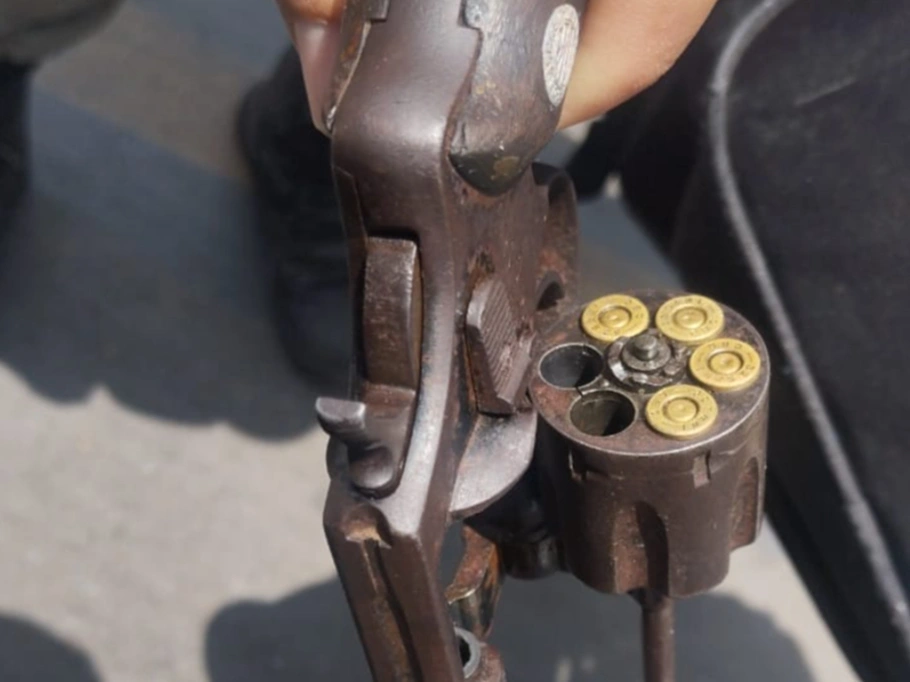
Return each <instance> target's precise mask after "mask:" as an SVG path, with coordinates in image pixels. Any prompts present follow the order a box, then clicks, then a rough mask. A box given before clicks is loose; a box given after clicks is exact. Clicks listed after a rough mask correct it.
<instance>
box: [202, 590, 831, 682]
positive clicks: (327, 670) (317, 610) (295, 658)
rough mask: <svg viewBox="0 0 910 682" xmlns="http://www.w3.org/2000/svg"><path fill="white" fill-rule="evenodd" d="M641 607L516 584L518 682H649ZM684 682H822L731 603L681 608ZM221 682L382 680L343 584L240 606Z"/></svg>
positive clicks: (224, 615) (506, 606)
mask: <svg viewBox="0 0 910 682" xmlns="http://www.w3.org/2000/svg"><path fill="white" fill-rule="evenodd" d="M637 617H638V616H637V608H636V607H635V606H634V604H633V603H632V602H631V600H628V599H625V598H601V597H598V596H597V595H594V594H593V593H591V592H589V591H587V590H585V589H584V588H583V587H581V586H580V585H579V584H577V583H576V582H574V581H573V580H572V579H571V578H568V577H566V576H561V577H559V578H555V579H551V580H549V581H545V582H543V583H536V584H523V583H510V584H509V585H508V586H507V591H506V595H505V597H504V599H503V603H502V604H501V607H500V613H499V617H498V619H497V626H496V636H495V637H494V641H495V643H496V644H497V646H498V647H499V648H500V650H501V651H502V652H503V654H504V656H505V659H506V662H507V665H508V670H509V679H510V680H512V679H514V680H517V681H518V682H581V681H583V680H591V681H592V682H593V681H594V680H597V681H600V680H605V679H613V680H622V681H623V682H627V681H631V680H637V679H641V672H640V666H639V655H640V654H639V652H640V649H639V643H638V620H637ZM677 632H678V636H679V676H680V679H681V680H693V681H694V680H703V681H706V682H707V681H709V680H718V681H721V680H722V681H726V680H736V681H737V682H767V680H781V681H782V682H813V681H812V678H811V676H810V674H809V672H808V670H807V668H806V665H805V663H804V661H803V659H802V656H801V654H800V653H799V651H798V650H797V648H796V646H795V645H794V643H793V641H792V640H791V639H790V638H789V637H788V636H787V635H785V634H784V633H783V632H781V631H780V630H779V629H778V628H777V627H776V626H775V624H774V623H773V622H772V621H771V620H770V619H769V618H768V617H767V616H765V615H764V614H761V613H759V612H756V611H753V610H751V609H748V608H746V607H744V606H743V605H742V604H740V603H739V602H737V601H736V600H734V599H731V598H729V597H724V596H705V597H701V598H697V599H694V600H691V601H689V602H685V603H683V604H682V605H681V607H680V613H679V617H678V627H677ZM206 661H207V665H208V670H209V676H210V678H211V682H247V681H248V680H257V682H291V681H292V680H293V681H294V682H299V681H300V680H332V682H363V681H364V680H368V679H370V677H369V671H368V669H367V667H366V664H365V662H364V658H363V654H362V653H361V651H360V646H359V643H358V640H357V636H356V632H355V630H354V626H353V624H352V622H351V619H350V616H349V615H348V611H347V606H346V604H345V601H344V596H343V592H342V590H341V587H340V585H339V583H338V582H337V581H331V582H327V583H323V584H320V585H316V586H313V587H310V588H307V589H304V590H301V591H300V592H297V593H295V594H292V595H290V596H289V597H287V598H285V599H284V600H282V601H280V602H277V603H274V604H262V603H239V604H235V605H231V606H228V607H227V608H225V609H224V610H222V611H221V612H220V613H218V614H216V616H215V617H214V619H213V620H212V623H211V625H210V627H209V630H208V634H207V638H206Z"/></svg>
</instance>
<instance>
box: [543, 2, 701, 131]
mask: <svg viewBox="0 0 910 682" xmlns="http://www.w3.org/2000/svg"><path fill="white" fill-rule="evenodd" d="M715 2H716V0H590V2H589V3H588V10H587V12H586V13H585V18H584V25H583V26H582V34H581V43H580V44H579V48H578V56H577V57H576V60H575V69H574V71H573V73H572V80H571V82H570V84H569V90H568V93H567V94H566V101H565V105H564V106H563V113H562V119H561V121H560V125H561V126H562V127H565V126H569V125H572V124H574V123H579V122H581V121H586V120H588V119H591V118H594V117H595V116H599V115H600V114H602V113H604V112H605V111H608V110H610V109H612V108H613V107H615V106H617V105H618V104H621V103H622V102H624V101H625V100H627V99H629V98H630V97H632V96H633V95H635V94H636V93H638V92H640V91H641V90H643V89H645V88H646V87H648V86H649V85H651V84H652V83H654V81H656V80H657V79H658V78H660V77H661V76H662V75H663V74H664V73H666V71H667V70H668V69H669V68H670V67H671V66H672V65H673V63H674V62H675V61H676V59H677V58H678V57H679V55H680V54H681V53H682V51H683V50H684V49H685V48H686V46H687V45H688V44H689V42H690V41H691V40H692V37H693V36H694V35H695V34H696V32H697V31H698V29H699V28H700V27H701V25H702V24H703V23H704V21H705V19H706V18H707V16H708V14H709V13H710V11H711V8H712V7H713V6H714V4H715Z"/></svg>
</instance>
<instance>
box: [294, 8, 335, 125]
mask: <svg viewBox="0 0 910 682" xmlns="http://www.w3.org/2000/svg"><path fill="white" fill-rule="evenodd" d="M340 28H341V27H340V24H339V23H337V22H333V23H325V22H315V21H304V22H300V23H298V24H297V25H296V26H295V27H294V41H295V43H296V45H297V52H298V53H299V54H300V63H301V66H302V67H303V80H304V82H305V83H306V92H307V97H308V98H309V101H310V112H311V113H312V116H313V123H314V124H315V125H316V127H317V128H319V130H321V131H322V132H323V133H326V134H328V130H327V127H326V122H325V106H326V100H327V99H328V97H329V91H330V88H331V85H332V75H333V73H334V71H335V64H336V63H337V59H338V47H339V42H340V37H341V30H340Z"/></svg>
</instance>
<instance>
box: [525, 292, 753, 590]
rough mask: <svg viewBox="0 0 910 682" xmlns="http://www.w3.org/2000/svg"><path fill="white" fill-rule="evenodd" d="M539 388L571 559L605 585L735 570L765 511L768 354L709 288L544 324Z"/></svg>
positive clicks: (548, 476) (642, 586) (548, 481)
mask: <svg viewBox="0 0 910 682" xmlns="http://www.w3.org/2000/svg"><path fill="white" fill-rule="evenodd" d="M537 358H538V361H537V363H536V367H535V371H534V376H533V378H532V381H531V395H532V398H533V400H534V403H535V405H536V407H537V410H538V412H539V418H540V429H539V434H538V445H537V447H538V451H537V461H538V465H539V466H540V467H541V473H542V476H541V479H542V480H543V488H544V491H543V495H544V503H545V506H546V507H547V508H548V511H549V514H550V517H551V518H552V519H555V524H554V525H555V528H554V532H555V534H556V536H557V538H558V541H559V544H560V546H561V550H562V554H563V562H564V564H565V567H566V568H567V569H568V570H569V571H571V572H572V573H574V574H575V575H576V576H577V577H578V578H579V579H581V580H582V581H583V582H585V583H586V584H588V585H589V586H590V587H592V588H594V589H596V590H599V591H601V592H606V593H627V592H636V591H639V590H643V591H650V592H654V593H658V594H662V595H665V596H668V597H685V596H689V595H693V594H696V593H699V592H703V591H706V590H708V589H711V588H712V587H714V586H716V585H717V584H718V583H720V582H721V581H722V580H723V578H724V577H725V576H726V574H727V571H728V567H729V556H730V552H731V551H732V550H733V549H736V548H737V547H740V546H743V545H747V544H750V543H751V542H752V541H753V540H754V539H755V537H756V535H757V532H758V529H759V526H760V520H761V512H762V499H763V491H764V472H765V447H766V430H767V417H768V409H767V402H768V381H769V363H768V356H767V351H766V350H765V346H764V343H763V342H762V339H761V338H760V336H759V335H758V333H757V332H756V331H755V329H754V328H753V327H752V326H751V325H750V324H749V323H748V322H747V321H746V320H745V319H743V318H742V317H741V316H740V315H738V314H737V313H735V312H734V311H732V310H730V309H728V308H724V307H722V306H720V305H718V304H717V303H715V302H714V301H711V300H709V299H706V298H703V297H699V296H678V295H671V294H667V293H657V292H638V293H633V294H629V295H618V296H608V297H604V298H602V299H598V300H597V301H594V302H593V303H591V304H589V305H588V306H586V307H582V308H576V309H574V310H572V311H570V312H569V313H567V314H566V315H564V316H563V317H562V318H561V319H560V320H559V321H558V322H556V324H555V325H554V326H553V327H552V328H551V329H550V331H549V332H548V333H547V334H545V335H544V337H543V340H542V342H541V344H540V346H539V352H538V353H537Z"/></svg>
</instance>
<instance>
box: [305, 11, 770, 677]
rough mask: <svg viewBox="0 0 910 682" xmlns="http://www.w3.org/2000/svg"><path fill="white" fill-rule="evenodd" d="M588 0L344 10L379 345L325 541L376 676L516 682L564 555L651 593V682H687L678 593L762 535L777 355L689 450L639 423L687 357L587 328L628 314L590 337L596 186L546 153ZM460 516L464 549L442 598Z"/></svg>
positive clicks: (362, 306)
mask: <svg viewBox="0 0 910 682" xmlns="http://www.w3.org/2000/svg"><path fill="white" fill-rule="evenodd" d="M583 9H584V2H582V1H581V0H573V2H571V3H561V2H559V1H558V0H540V1H538V2H535V3H533V4H532V5H529V6H526V5H522V6H521V8H520V11H519V8H518V5H517V4H516V3H514V2H509V1H508V0H486V1H485V2H474V0H465V2H464V3H453V2H449V0H387V1H386V2H377V1H375V0H373V1H362V2H355V3H352V5H351V7H350V8H349V11H348V14H347V16H346V18H345V23H344V28H343V34H344V47H343V48H342V53H341V56H340V64H339V69H338V71H337V73H336V75H335V81H334V86H333V92H332V96H331V98H330V104H329V108H328V109H327V110H326V111H325V112H324V116H325V118H324V123H325V124H326V125H325V127H326V128H327V129H330V130H331V132H332V136H333V165H334V171H335V177H336V185H337V189H338V193H339V195H340V198H341V200H342V209H343V217H344V222H345V227H346V230H347V236H348V243H349V246H350V274H351V287H352V291H353V294H354V296H353V300H354V306H355V312H356V318H357V328H356V329H357V335H358V339H357V341H358V342H357V344H356V362H355V366H354V367H353V371H352V379H353V381H352V390H351V397H350V399H348V400H322V401H320V403H319V405H318V412H319V417H320V421H321V423H322V424H323V426H324V427H325V428H326V430H327V431H328V432H329V433H330V435H331V436H332V442H331V445H330V448H329V470H330V473H331V475H332V479H333V481H332V486H331V489H330V492H329V497H328V501H327V503H326V509H325V517H324V522H325V529H326V534H327V537H328V540H329V544H330V546H331V549H332V553H333V556H334V558H335V561H336V564H337V565H338V568H339V574H340V577H341V580H342V583H343V585H344V588H345V591H346V593H347V597H348V600H349V603H350V606H351V609H352V611H353V613H354V617H355V620H356V622H357V626H358V629H359V632H360V636H361V639H362V641H363V644H364V648H365V650H366V653H367V658H368V660H369V664H370V667H371V670H372V673H373V677H374V679H375V680H376V681H377V682H411V681H412V682H418V681H420V682H464V681H465V680H469V681H470V682H501V681H503V680H504V679H505V671H504V669H503V665H502V662H501V659H500V658H499V656H498V654H497V653H496V651H495V650H494V649H493V648H492V647H490V646H489V645H488V644H487V643H486V642H485V641H484V639H483V638H484V637H485V636H486V635H487V633H488V632H489V629H490V627H491V625H492V620H493V614H494V611H495V606H496V602H497V599H498V595H499V590H500V585H501V581H502V578H503V576H504V575H505V574H510V575H513V576H516V577H519V578H540V577H545V576H546V575H548V574H550V573H552V572H553V571H555V570H559V569H565V570H569V571H571V572H572V573H574V574H575V575H576V576H577V577H579V578H580V579H581V580H583V581H584V582H586V583H587V584H589V585H590V586H592V587H594V588H595V589H598V590H600V591H602V592H609V593H625V592H633V591H641V590H644V591H645V594H647V595H653V598H654V600H655V601H653V602H652V601H646V605H648V604H650V605H652V606H654V608H653V609H652V611H653V613H652V612H646V613H650V614H651V615H649V616H646V623H652V625H650V626H647V627H646V633H650V634H649V641H650V642H651V644H653V646H651V645H649V647H648V651H651V652H653V653H651V654H649V657H648V660H649V668H648V669H649V670H652V671H653V670H656V671H662V672H657V673H649V675H651V677H649V680H653V681H654V682H658V681H659V682H668V681H669V680H670V679H672V677H671V676H672V648H669V649H668V646H669V645H671V644H672V632H669V631H668V630H667V623H668V622H672V620H671V616H672V613H671V612H668V610H667V609H666V608H664V607H663V606H662V604H663V603H664V602H663V601H662V600H665V599H666V598H669V597H677V596H685V595H689V594H694V593H696V592H699V591H702V590H705V589H708V588H710V587H712V586H714V585H716V584H717V582H718V581H719V579H720V578H721V577H722V576H723V575H724V574H725V573H726V570H727V561H728V557H729V552H730V551H731V549H733V548H735V547H737V546H739V545H742V544H745V543H747V542H751V540H752V539H754V535H755V532H756V530H757V527H758V522H759V517H760V508H761V503H760V497H761V491H762V487H763V483H762V481H763V477H762V474H763V469H764V451H763V447H764V424H765V415H766V405H765V403H766V395H767V363H765V364H764V366H763V369H762V372H763V373H762V374H761V376H760V378H759V380H758V381H757V382H756V383H755V384H754V385H753V386H751V387H750V388H748V389H746V390H744V391H741V392H737V393H726V394H723V395H720V396H718V398H717V401H718V404H719V406H720V408H719V416H718V418H717V422H716V424H713V425H712V426H711V428H710V430H708V431H707V432H706V433H704V434H701V435H699V436H698V438H697V440H693V441H690V442H679V441H671V440H668V439H667V438H665V437H663V436H661V435H660V434H658V433H657V432H655V431H653V430H650V429H649V428H648V426H647V424H646V422H645V420H644V419H643V417H642V414H643V409H644V406H645V403H646V401H647V399H648V398H649V397H650V396H651V395H653V394H654V392H655V391H656V389H657V388H659V387H661V386H666V385H668V384H673V383H674V382H684V381H688V380H689V378H688V375H687V374H686V371H685V370H686V362H687V361H688V359H689V354H690V351H689V349H688V347H686V346H684V345H682V344H678V343H674V342H671V341H669V340H668V339H666V338H664V336H662V335H661V334H660V333H659V332H657V331H656V330H651V331H648V332H647V334H646V335H645V336H642V337H639V338H635V339H631V340H629V339H625V338H617V337H621V334H618V335H614V332H616V330H617V329H618V328H619V327H622V325H623V324H625V322H624V319H625V318H624V317H623V316H624V315H626V313H627V312H628V311H626V310H625V309H623V308H622V306H619V307H618V308H616V309H615V310H614V309H613V308H610V310H607V311H606V317H604V315H602V314H600V312H598V311H595V313H596V314H595V315H594V318H596V319H594V320H589V321H588V324H587V326H588V327H591V325H592V324H593V325H594V326H596V325H598V324H599V325H601V326H603V325H606V327H604V330H603V333H602V334H601V335H600V339H599V340H598V338H589V337H587V336H585V334H584V333H583V331H582V325H581V323H580V322H581V320H580V316H581V309H580V308H574V307H573V306H574V303H570V302H571V293H572V289H573V285H574V259H575V253H576V249H577V247H576V242H577V237H576V227H575V217H576V216H575V202H574V193H573V191H572V188H571V186H570V184H569V182H568V181H567V180H566V178H565V177H564V176H562V175H560V174H559V173H558V172H555V171H553V170H552V169H545V168H543V167H539V166H532V165H531V161H532V160H533V158H534V156H535V155H536V153H537V152H538V151H539V150H540V148H542V147H543V145H544V144H545V143H546V142H547V141H548V139H549V138H550V136H551V135H552V134H553V131H554V129H555V126H556V122H557V120H558V118H559V107H560V104H561V101H560V98H561V96H562V93H563V92H564V87H565V83H564V82H562V80H564V79H565V78H567V74H568V72H569V71H570V70H571V57H572V55H574V49H575V42H574V41H575V40H576V39H577V23H578V19H579V15H580V13H581V11H583ZM567 51H568V52H571V54H569V53H568V52H567ZM567 69H568V70H567ZM637 296H638V297H639V298H640V301H636V299H635V296H628V295H625V296H620V297H614V298H615V300H618V301H620V302H622V301H626V302H632V303H634V308H635V310H638V311H639V313H641V314H640V316H639V317H640V319H639V320H638V322H636V324H633V325H632V326H631V327H628V328H629V329H632V328H634V329H635V334H638V333H639V332H644V331H646V330H647V328H648V324H649V322H650V320H652V319H653V318H654V315H655V314H656V312H657V309H658V307H659V306H660V305H661V304H662V303H664V302H666V301H667V300H668V299H669V298H670V297H669V296H668V295H662V294H657V293H650V292H644V293H641V294H638V295H637ZM614 298H610V299H603V300H604V301H607V302H609V301H613V300H614ZM614 307H615V306H614ZM611 311H612V312H611ZM601 312H602V311H601ZM611 315H612V317H611ZM614 318H615V319H614ZM727 319H728V324H727V329H726V333H727V335H730V336H733V337H736V338H742V339H745V340H747V341H749V342H750V343H752V344H753V345H754V346H755V347H756V348H761V352H762V353H764V350H763V346H762V344H761V340H760V339H758V338H757V336H756V335H755V333H754V330H752V329H751V327H749V325H748V324H747V323H746V322H745V321H744V320H742V318H740V317H739V316H737V315H736V314H735V313H733V312H732V311H730V312H729V313H728V318H727ZM632 322H635V320H632ZM617 325H618V326H617ZM607 327H608V328H607ZM547 330H548V331H547ZM614 341H615V343H613V342H614ZM552 350H555V351H557V352H559V354H560V355H559V358H557V359H555V360H553V356H551V355H550V351H552ZM542 357H543V360H542V359H541V358H542ZM548 357H549V358H550V360H551V361H550V362H547V358H548ZM608 371H612V374H609V373H608ZM544 374H547V376H544ZM682 408H683V409H682V410H681V411H680V413H681V414H683V415H685V413H686V409H685V406H684V405H683V406H682ZM535 458H536V462H535V461H534V460H535ZM457 519H465V522H466V524H467V526H468V527H467V528H466V530H465V540H466V543H465V553H464V559H463V561H462V564H461V566H460V567H459V570H458V572H457V574H456V577H455V580H454V582H453V584H452V585H451V586H450V587H449V589H448V590H447V591H445V590H443V587H442V585H441V577H440V552H441V547H442V541H443V538H444V536H445V534H446V530H447V528H448V527H449V525H450V524H451V523H453V522H454V521H455V520H457ZM450 606H451V607H452V608H453V609H454V610H455V612H456V614H457V616H458V620H459V621H460V624H461V625H462V626H464V627H465V628H466V630H464V631H462V630H458V629H456V628H455V626H454V624H453V621H452V615H451V612H450ZM668 613H670V615H669V616H668V615H667V614H668ZM668 618H669V619H670V620H668ZM668 651H670V652H671V653H670V654H668V653H667V652H668ZM668 656H669V657H668ZM654 675H657V676H656V677H655V676H654Z"/></svg>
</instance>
